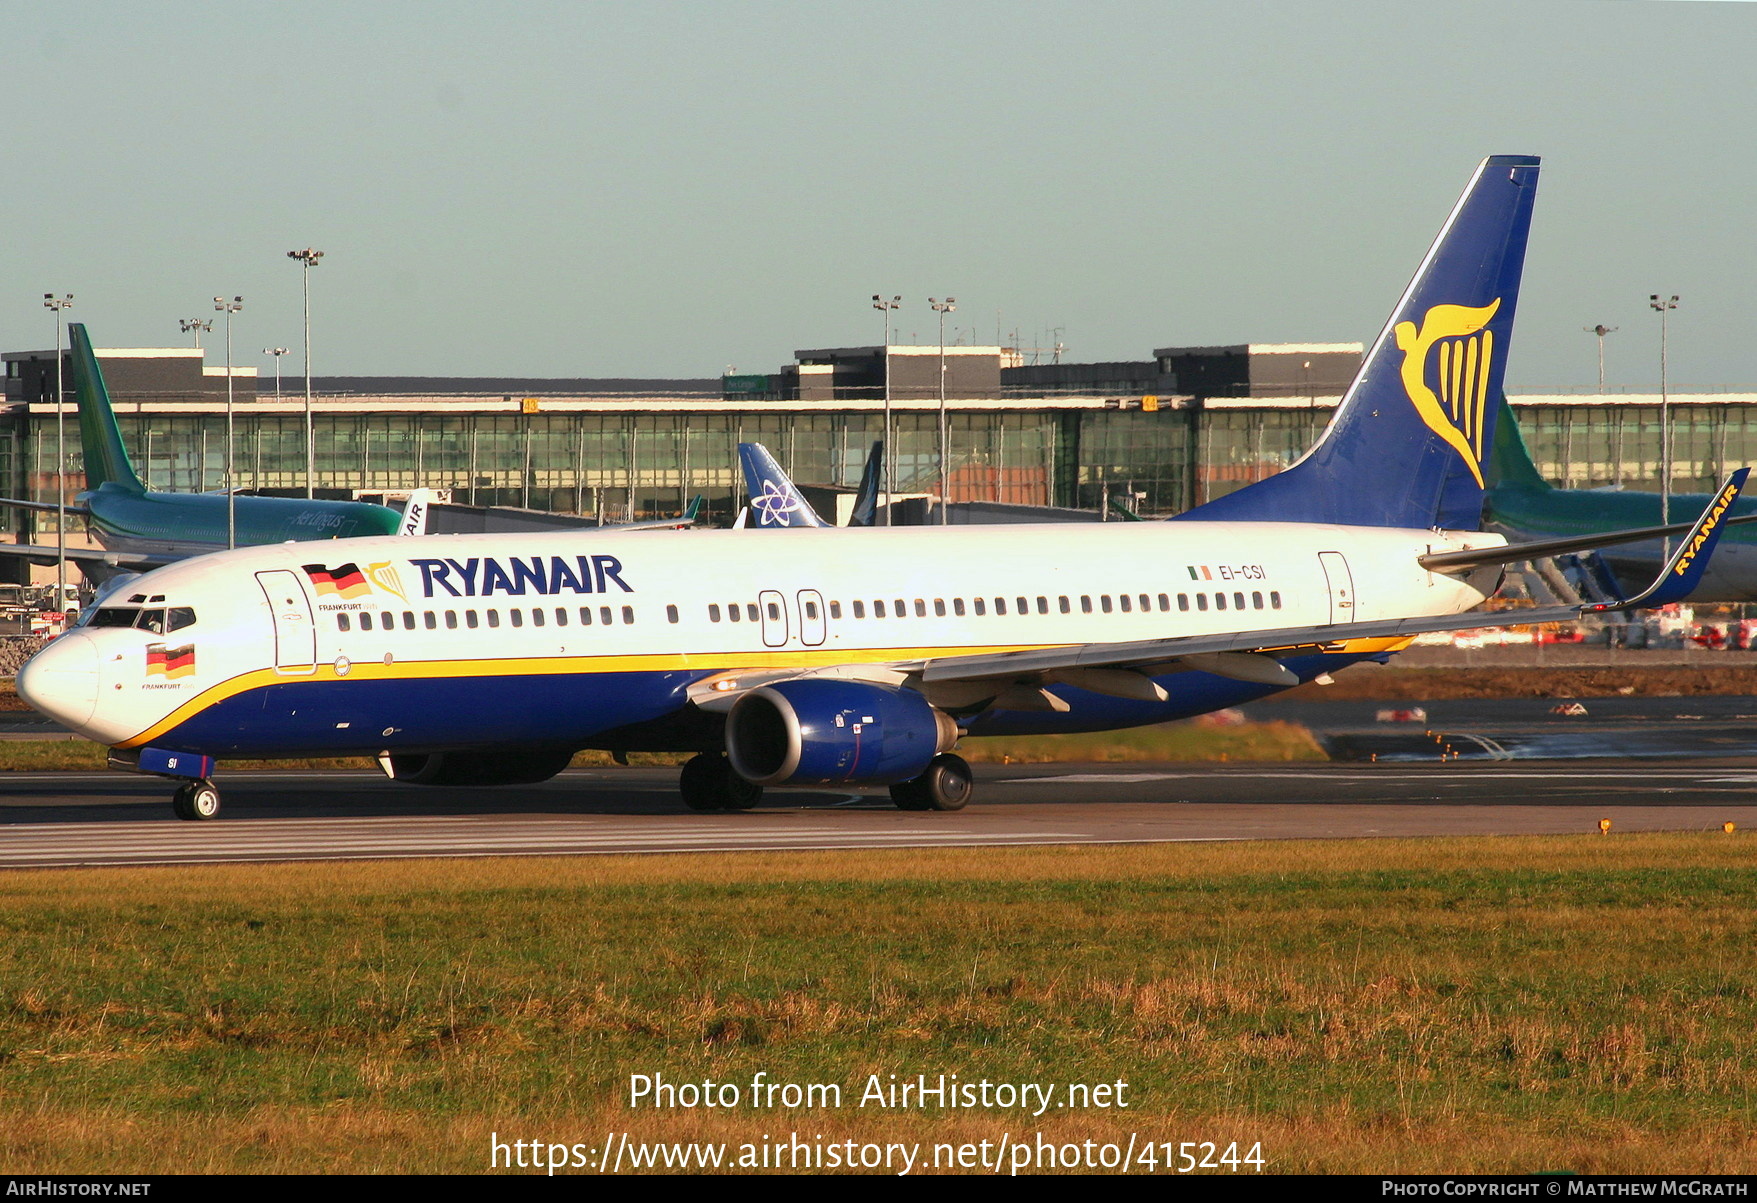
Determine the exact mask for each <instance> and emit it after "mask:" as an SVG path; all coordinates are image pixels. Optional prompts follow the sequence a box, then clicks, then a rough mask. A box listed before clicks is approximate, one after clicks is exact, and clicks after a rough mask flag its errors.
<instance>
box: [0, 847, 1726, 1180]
mask: <svg viewBox="0 0 1757 1203" xmlns="http://www.w3.org/2000/svg"><path fill="white" fill-rule="evenodd" d="M1752 848H1753V845H1752V843H1751V842H1750V840H1749V839H1747V838H1746V837H1743V836H1732V837H1728V836H1724V835H1714V836H1706V835H1652V836H1649V835H1641V836H1627V837H1614V838H1609V839H1606V838H1601V837H1596V836H1594V837H1577V838H1524V839H1498V840H1490V839H1473V840H1449V841H1359V842H1347V843H1315V842H1314V843H1279V844H1229V845H1206V846H1204V845H1176V846H1164V845H1161V846H1142V847H1111V848H1096V849H1082V848H1031V849H1004V850H1003V849H993V850H932V849H930V850H916V851H909V852H895V853H893V852H861V853H802V854H780V853H766V854H753V855H738V856H732V855H727V856H702V857H642V858H623V859H609V858H589V859H581V860H577V861H555V860H541V861H525V860H505V861H467V862H456V863H436V864H428V863H419V862H392V863H386V864H371V865H362V864H328V865H323V864H316V865H288V866H273V867H265V866H256V865H253V866H240V867H227V866H214V867H201V868H182V869H163V870H90V871H77V872H65V873H6V874H0V1163H4V1164H6V1165H7V1166H8V1167H12V1168H15V1169H16V1170H17V1171H18V1172H48V1171H62V1172H71V1171H84V1172H116V1173H125V1172H144V1171H159V1172H164V1171H170V1170H178V1169H193V1170H231V1169H244V1170H252V1169H280V1170H300V1171H307V1172H312V1171H342V1172H346V1171H355V1172H359V1171H380V1170H414V1171H481V1170H483V1169H486V1168H487V1156H488V1152H487V1150H488V1134H489V1133H490V1132H499V1133H500V1134H501V1136H502V1139H506V1138H507V1134H508V1133H509V1131H516V1132H517V1133H519V1134H520V1136H521V1137H525V1138H530V1137H541V1138H543V1139H545V1140H558V1141H563V1142H568V1143H572V1142H585V1143H589V1144H600V1143H602V1134H603V1133H605V1132H606V1131H611V1130H616V1131H622V1130H628V1131H630V1132H631V1133H632V1134H633V1135H634V1137H635V1138H636V1139H645V1140H691V1139H724V1140H729V1141H734V1142H736V1141H743V1140H754V1139H757V1138H759V1137H761V1135H762V1134H763V1133H770V1134H772V1135H773V1134H781V1133H786V1132H788V1131H794V1130H797V1131H800V1132H810V1133H814V1134H817V1133H821V1134H824V1135H825V1136H826V1137H829V1136H832V1135H836V1134H841V1135H844V1136H845V1137H847V1138H852V1139H856V1140H922V1141H936V1140H954V1139H972V1140H982V1139H991V1140H992V1139H997V1138H998V1136H999V1133H1000V1132H1001V1131H1002V1130H1008V1131H1011V1132H1012V1133H1013V1134H1014V1135H1015V1136H1018V1135H1030V1134H1033V1133H1042V1134H1043V1135H1044V1138H1045V1139H1047V1140H1055V1139H1067V1140H1080V1141H1084V1140H1086V1139H1095V1140H1100V1141H1102V1140H1105V1139H1110V1138H1112V1137H1114V1136H1118V1135H1120V1137H1121V1139H1122V1140H1124V1141H1125V1142H1126V1140H1127V1135H1128V1134H1129V1133H1131V1132H1133V1133H1139V1134H1140V1135H1141V1136H1143V1137H1152V1138H1153V1139H1158V1140H1170V1141H1183V1140H1220V1141H1222V1142H1224V1141H1229V1140H1243V1141H1258V1140H1260V1141H1262V1142H1263V1148H1264V1151H1265V1153H1266V1154H1267V1156H1268V1157H1269V1159H1270V1163H1271V1167H1272V1168H1275V1169H1281V1170H1349V1171H1355V1172H1376V1171H1391V1170H1396V1171H1400V1172H1408V1173H1416V1172H1437V1171H1441V1170H1454V1171H1455V1170H1478V1171H1517V1170H1532V1169H1575V1170H1583V1171H1593V1172H1607V1173H1608V1172H1619V1173H1632V1172H1654V1171H1659V1170H1678V1171H1685V1170H1688V1171H1692V1172H1750V1171H1751V1170H1752V1169H1754V1168H1757V1148H1754V1146H1753V1137H1752V1136H1751V1132H1752V1126H1751V1124H1750V1120H1751V1118H1752V1114H1751V1113H1752V1110H1753V1106H1752V1098H1751V1092H1750V1087H1749V1083H1751V1082H1752V1081H1753V1080H1757V1051H1752V1050H1751V1049H1750V1048H1749V1044H1750V1041H1749V1039H1748V1037H1749V1033H1750V1031H1751V1028H1752V1024H1753V1020H1754V1019H1757V974H1754V973H1753V972H1752V970H1753V969H1754V968H1757V966H1754V965H1753V960H1754V959H1757V954H1754V952H1753V948H1754V947H1757V943H1754V941H1753V936H1754V935H1757V930H1754V929H1757V918H1754V916H1757V906H1754V905H1753V904H1754V903H1757V879H1753V878H1752V875H1751V874H1750V872H1749V864H1750V860H1751V855H1752ZM759 1070H762V1071H766V1072H767V1073H769V1074H770V1075H771V1076H772V1077H773V1078H775V1079H777V1080H782V1081H788V1080H791V1081H818V1082H824V1081H834V1082H839V1083H841V1084H842V1085H843V1087H844V1090H845V1091H847V1092H848V1099H849V1101H850V1105H849V1106H845V1107H844V1108H842V1109H840V1110H823V1109H820V1110H817V1111H802V1112H793V1113H773V1112H752V1111H749V1110H740V1111H733V1112H716V1113H708V1112H700V1111H698V1112H655V1111H651V1110H645V1109H643V1110H638V1111H631V1110H630V1108H629V1106H628V1104H627V1100H626V1085H627V1075H628V1074H630V1073H636V1072H643V1073H651V1072H663V1073H664V1074H666V1075H667V1077H669V1078H671V1079H672V1080H674V1081H686V1080H695V1081H699V1080H701V1079H702V1078H704V1077H712V1078H714V1079H716V1080H731V1081H739V1082H747V1081H748V1080H749V1079H750V1077H751V1075H752V1074H753V1073H755V1072H757V1071H759ZM942 1072H945V1073H957V1074H959V1075H960V1076H961V1077H962V1078H963V1079H964V1080H966V1081H970V1080H976V1079H978V1078H981V1077H988V1078H990V1079H992V1080H1007V1081H1027V1080H1028V1081H1039V1082H1043V1081H1050V1082H1074V1081H1087V1082H1097V1081H1111V1080H1116V1079H1123V1080H1126V1081H1128V1082H1129V1083H1130V1095H1129V1098H1130V1101H1131V1104H1132V1105H1131V1107H1130V1108H1129V1109H1128V1111H1126V1112H1121V1111H1110V1112H1100V1111H1091V1112H1079V1113H1068V1112H1052V1113H1051V1114H1049V1115H1046V1116H1044V1117H1043V1118H1042V1119H1041V1120H1032V1119H1030V1118H1028V1117H1021V1116H1019V1115H1017V1114H1008V1113H1002V1112H992V1111H990V1112H984V1111H976V1112H959V1113H954V1114H950V1115H944V1114H937V1113H928V1114H922V1113H919V1112H914V1111H909V1112H875V1111H872V1110H864V1111H863V1110H860V1109H856V1108H854V1107H852V1105H851V1102H852V1099H853V1098H854V1097H855V1096H856V1095H857V1093H858V1084H859V1082H860V1081H861V1080H863V1079H864V1076H865V1075H866V1074H869V1073H879V1074H890V1073H898V1074H903V1075H913V1074H917V1073H925V1074H929V1075H935V1074H938V1073H942Z"/></svg>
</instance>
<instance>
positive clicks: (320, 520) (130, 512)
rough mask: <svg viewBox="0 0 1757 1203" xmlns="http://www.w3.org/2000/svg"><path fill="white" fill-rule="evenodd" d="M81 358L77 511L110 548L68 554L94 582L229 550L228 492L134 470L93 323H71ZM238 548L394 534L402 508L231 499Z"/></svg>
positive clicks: (44, 558)
mask: <svg viewBox="0 0 1757 1203" xmlns="http://www.w3.org/2000/svg"><path fill="white" fill-rule="evenodd" d="M67 330H68V335H69V340H70V344H71V345H70V354H71V358H72V360H73V364H72V367H73V388H74V395H75V396H76V397H77V398H78V402H79V441H80V447H81V450H82V451H83V452H84V456H85V483H86V491H85V492H83V493H81V494H80V495H79V504H76V505H69V506H68V507H67V512H68V513H69V514H71V515H76V516H84V517H85V518H87V519H88V520H89V522H90V524H91V529H92V532H93V533H94V534H95V535H96V536H97V540H98V542H99V543H101V544H102V545H103V550H101V551H99V550H94V549H90V548H71V547H70V548H68V549H67V552H66V554H67V558H68V559H69V560H71V561H73V562H74V563H77V564H78V565H79V566H80V568H81V569H82V570H83V571H85V573H86V574H87V575H88V576H90V577H92V578H93V579H96V580H104V579H105V578H107V577H109V576H111V575H113V574H115V573H118V572H140V571H145V570H147V569H150V568H157V567H160V566H161V565H164V564H169V563H172V562H173V561H176V560H180V559H183V558H185V557H187V556H194V555H201V554H203V553H205V552H210V551H223V550H225V549H226V547H227V522H228V519H227V510H228V498H227V496H226V494H225V493H166V492H161V491H157V490H152V489H148V488H147V487H146V486H145V485H144V484H142V483H141V480H140V477H138V476H136V475H135V472H134V465H133V464H132V463H130V462H129V459H128V451H127V449H126V448H125V447H124V446H123V443H122V432H121V430H120V429H119V428H118V426H117V425H116V414H115V410H114V409H113V408H112V407H111V404H110V393H109V390H108V389H107V388H106V387H105V385H104V375H103V371H102V370H101V369H100V368H99V366H98V360H97V356H96V355H94V354H93V353H92V344H91V339H90V338H89V337H87V335H86V330H85V326H84V325H83V324H81V323H78V322H75V323H73V324H71V325H69V326H68V327H67ZM0 505H10V506H18V507H22V508H26V509H34V510H42V511H47V512H51V513H52V512H54V511H55V509H56V508H57V507H56V506H55V504H54V503H53V502H41V501H19V500H11V499H0ZM230 505H231V509H232V514H233V519H232V520H233V521H234V522H235V530H236V542H237V544H238V546H240V547H246V546H254V545H257V544H263V543H285V542H288V541H290V540H299V541H304V540H314V539H340V538H349V537H354V536H364V535H394V534H396V533H397V529H398V526H399V525H400V524H401V522H402V521H403V515H401V514H399V513H397V512H396V511H395V510H392V509H388V508H386V507H384V506H382V505H371V504H368V503H366V502H363V501H318V500H308V499H306V498H302V497H299V498H294V497H246V496H242V495H240V496H238V497H234V498H231V499H230ZM0 555H8V556H24V557H26V558H29V559H31V560H34V561H37V562H39V563H44V562H51V563H52V562H53V561H54V559H55V556H56V549H55V548H54V547H48V546H41V545H37V546H21V545H13V544H0Z"/></svg>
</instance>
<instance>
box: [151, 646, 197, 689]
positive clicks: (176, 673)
mask: <svg viewBox="0 0 1757 1203" xmlns="http://www.w3.org/2000/svg"><path fill="white" fill-rule="evenodd" d="M146 675H147V676H149V677H169V678H171V679H172V680H175V679H176V678H178V677H191V676H194V675H195V645H194V644H193V643H186V644H184V645H183V646H182V647H166V646H165V645H164V644H162V643H149V644H147V645H146Z"/></svg>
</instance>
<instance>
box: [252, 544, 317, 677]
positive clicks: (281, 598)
mask: <svg viewBox="0 0 1757 1203" xmlns="http://www.w3.org/2000/svg"><path fill="white" fill-rule="evenodd" d="M256 583H257V584H258V585H260V586H262V593H263V596H264V597H266V598H268V608H269V613H270V614H272V615H274V624H275V671H276V672H278V673H281V674H282V675H284V676H289V677H293V676H309V675H310V674H311V673H314V672H316V671H317V626H316V623H314V622H313V621H312V615H311V598H310V597H309V596H308V595H307V594H306V592H305V584H304V582H303V581H301V580H300V579H299V574H298V573H296V572H288V571H286V570H285V569H276V570H274V571H273V572H259V573H257V574H256Z"/></svg>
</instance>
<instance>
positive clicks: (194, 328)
mask: <svg viewBox="0 0 1757 1203" xmlns="http://www.w3.org/2000/svg"><path fill="white" fill-rule="evenodd" d="M177 327H178V329H180V330H182V331H183V333H185V334H194V335H195V349H196V350H197V351H199V350H201V335H202V332H203V331H206V330H212V329H213V328H214V320H213V319H212V318H211V317H210V318H208V319H207V321H205V322H204V321H202V320H201V319H200V318H198V317H180V318H178V319H177Z"/></svg>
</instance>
